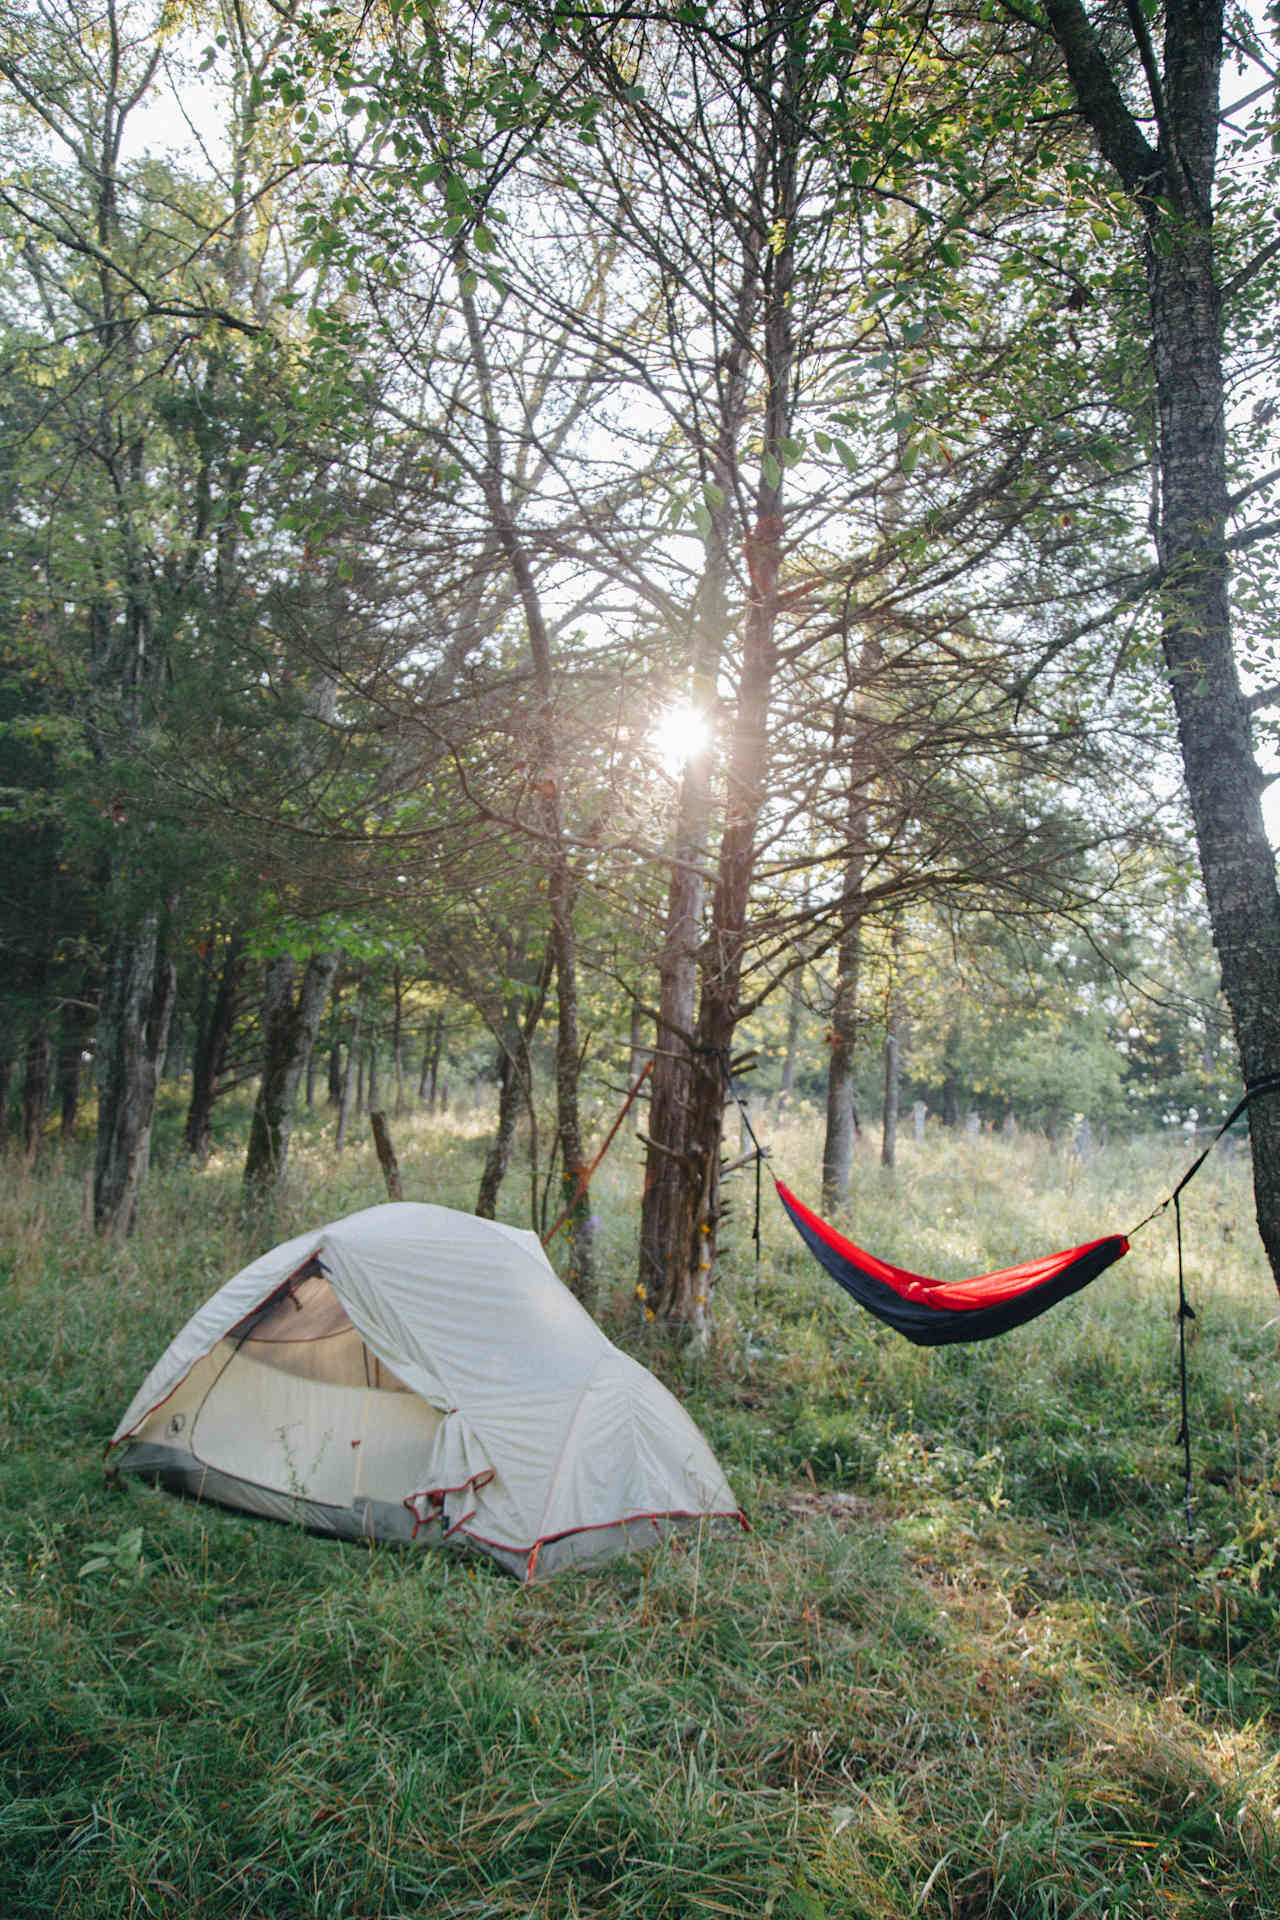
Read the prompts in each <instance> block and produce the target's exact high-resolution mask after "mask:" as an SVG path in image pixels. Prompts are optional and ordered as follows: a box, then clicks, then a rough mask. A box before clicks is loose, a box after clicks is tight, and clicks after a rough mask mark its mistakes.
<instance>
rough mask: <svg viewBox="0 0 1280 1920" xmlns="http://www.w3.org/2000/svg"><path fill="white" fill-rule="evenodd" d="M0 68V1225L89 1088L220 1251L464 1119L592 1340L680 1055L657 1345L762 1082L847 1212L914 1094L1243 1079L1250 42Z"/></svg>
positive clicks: (121, 1182) (1057, 1091)
mask: <svg viewBox="0 0 1280 1920" xmlns="http://www.w3.org/2000/svg"><path fill="white" fill-rule="evenodd" d="M4 24H5V34H4V36H3V38H4V42H5V46H4V50H3V51H0V113H3V116H4V119H3V124H4V136H5V146H6V154H7V158H6V162H5V166H4V171H3V176H2V177H0V360H2V363H3V374H4V377H3V381H2V382H0V487H2V488H3V492H4V499H5V513H4V520H3V526H4V532H3V546H2V548H0V835H2V836H3V855H2V862H3V873H4V886H3V889H2V890H0V914H2V915H3V955H4V965H3V975H2V977H0V1009H2V1012H3V1018H2V1020H0V1076H2V1084H3V1090H4V1107H5V1117H6V1124H12V1125H13V1126H15V1127H16V1128H17V1129H18V1131H19V1133H20V1147H21V1151H22V1152H23V1154H24V1155H25V1157H26V1159H27V1160H28V1162H34V1160H35V1159H36V1157H37V1155H38V1154H39V1153H40V1152H41V1151H42V1150H43V1149H44V1143H45V1141H46V1139H47V1137H48V1136H49V1135H50V1134H51V1133H52V1132H54V1131H56V1130H60V1131H61V1133H62V1134H63V1135H64V1136H66V1135H69V1134H70V1133H72V1132H73V1131H74V1129H75V1127H76V1125H77V1115H78V1113H79V1110H80V1104H81V1090H82V1081H83V1080H84V1079H85V1077H86V1075H87V1074H88V1073H90V1072H91V1074H92V1079H93V1083H94V1093H95V1100H94V1101H93V1103H92V1124H93V1126H94V1129H95V1140H96V1147H95V1168H94V1177H93V1212H94V1218H95V1220H96V1222H97V1224H98V1225H99V1227H100V1228H102V1229H103V1230H104V1231H117V1232H127V1231H128V1230H129V1229H130V1228H131V1226H132V1224H133V1222H134V1219H135V1217H136V1212H137V1207H138V1204H139V1199H140V1196H141V1193H142V1191H143V1188H144V1183H145V1177H146V1172H147V1163H148V1157H149V1151H150V1137H151V1128H152V1120H153V1114H154V1110H155V1102H156V1097H157V1089H158V1087H159V1085H160V1082H161V1078H162V1076H163V1075H165V1074H166V1073H167V1074H168V1075H169V1077H170V1079H176V1080H179V1081H180V1082H181V1084H182V1086H183V1089H184V1098H185V1099H186V1102H187V1108H186V1118H185V1127H184V1146H185V1151H186V1152H187V1153H189V1154H191V1155H192V1156H194V1157H196V1158H197V1159H198V1158H199V1156H201V1155H202V1154H203V1153H204V1152H205V1151H206V1150H207V1147H208V1144H209V1141H210V1138H211V1137H212V1133H213V1130H214V1128H215V1123H216V1116H217V1112H218V1109H217V1104H216V1103H217V1101H218V1100H219V1098H220V1097H221V1096H224V1095H225V1094H226V1093H227V1092H228V1091H230V1090H231V1089H233V1088H235V1087H238V1086H242V1085H252V1086H253V1087H254V1089H255V1105H254V1111H253V1117H252V1125H251V1130H250V1134H249V1138H248V1140H247V1142H246V1143H245V1171H244V1191H245V1201H246V1205H247V1206H248V1207H249V1208H250V1209H256V1208H260V1207H262V1206H264V1205H267V1204H269V1203H270V1201H271V1199H272V1197H273V1196H274V1195H275V1194H276V1193H277V1192H278V1191H279V1189H280V1187H281V1186H282V1184H283V1182H284V1181H285V1180H286V1178H287V1174H288V1164H289V1144H290V1135H291V1130H292V1126H293V1121H294V1117H295V1114H296V1112H297V1110H298V1106H299V1103H300V1102H301V1101H304V1100H306V1101H314V1100H315V1099H317V1098H325V1097H327V1098H329V1099H331V1100H332V1102H333V1104H334V1108H335V1122H336V1127H337V1136H338V1144H339V1145H341V1142H342V1139H343V1137H344V1134H345V1131H346V1128H347V1126H348V1123H349V1119H350V1116H351V1114H352V1112H353V1110H354V1109H355V1108H356V1106H357V1105H358V1104H359V1103H360V1100H361V1098H363V1100H364V1102H365V1104H367V1105H369V1106H378V1105H380V1104H383V1102H382V1101H381V1099H380V1096H379V1094H378V1090H377V1089H378V1086H379V1085H380V1084H385V1083H386V1082H387V1080H390V1082H391V1083H392V1087H393V1092H392V1095H391V1101H392V1102H394V1105H395V1107H396V1109H397V1110H400V1111H403V1109H404V1107H405V1106H406V1104H408V1103H410V1102H412V1101H414V1100H422V1101H438V1100H439V1099H441V1098H442V1097H443V1094H444V1089H445V1085H446V1083H447V1082H448V1081H449V1080H450V1078H451V1077H452V1080H453V1082H454V1084H455V1086H456V1085H457V1084H458V1083H459V1082H460V1081H462V1080H463V1079H464V1078H465V1079H466V1081H467V1082H468V1084H470V1083H472V1082H474V1081H475V1080H477V1079H479V1078H482V1079H484V1080H485V1081H486V1082H487V1083H490V1084H492V1085H493V1086H494V1088H495V1096H494V1097H495V1101H496V1113H495V1116H494V1120H493V1129H492V1138H491V1144H490V1149H489V1154H488V1160H487V1164H486V1167H485V1171H484V1176H483V1180H482V1182H481V1186H480V1190H479V1193H478V1194H477V1199H476V1206H477V1210H478V1211H481V1212H488V1213H490V1214H492V1213H493V1212H494V1211H495V1209H496V1207H497V1206H498V1204H499V1195H500V1191H501V1188H502V1182H503V1179H504V1176H505V1174H506V1172H507V1169H508V1166H509V1164H510V1161H511V1157H512V1153H513V1150H514V1146H515V1143H516V1140H517V1133H518V1130H519V1129H520V1127H521V1123H522V1121H523V1137H524V1139H525V1140H526V1141H527V1142H528V1151H529V1155H530V1161H531V1178H530V1181H529V1183H528V1191H529V1193H530V1195H531V1196H532V1197H531V1199H530V1201H529V1202H528V1205H529V1208H530V1210H531V1211H532V1213H533V1215H534V1223H535V1225H538V1226H540V1227H546V1226H547V1225H548V1224H549V1223H550V1221H551V1219H553V1218H554V1217H555V1215H556V1214H558V1213H559V1211H560V1210H561V1207H562V1206H564V1207H567V1208H568V1209H569V1212H570V1216H571V1217H570V1221H569V1231H568V1235H567V1242H568V1253H567V1261H568V1274H569V1278H570V1280H571V1283H572V1284H573V1285H574V1286H575V1288H576V1290H577V1291H578V1292H579V1293H580V1295H581V1296H582V1297H583V1298H584V1299H585V1300H587V1301H588V1302H589V1303H590V1302H591V1301H592V1300H593V1298H594V1296H595V1291H596V1287H597V1284H598V1273H597V1268H598V1253H597V1249H596V1247H595V1221H594V1215H593V1211H592V1207H591V1201H590V1192H589V1185H588V1183H587V1181H586V1180H585V1179H584V1177H583V1175H584V1170H585V1168H586V1167H587V1165H588V1163H589V1160H590V1158H591V1153H592V1149H593V1138H594V1132H593V1129H595V1127H596V1123H597V1121H601V1123H602V1124H603V1121H604V1120H605V1119H607V1118H609V1117H610V1116H611V1114H612V1113H613V1112H615V1111H616V1110H617V1108H618V1107H619V1106H620V1105H621V1102H622V1099H623V1097H624V1095H625V1092H626V1090H627V1088H628V1086H630V1085H631V1084H632V1083H633V1082H634V1080H635V1078H636V1076H637V1075H638V1073H639V1071H640V1069H641V1067H642V1066H643V1065H645V1064H646V1062H650V1063H651V1067H650V1077H649V1084H648V1085H647V1086H646V1089H645V1102H646V1104H645V1109H644V1118H643V1120H642V1123H641V1125H642V1130H643V1133H644V1137H645V1139H646V1154H647V1164H646V1177H645V1189H644V1199H643V1206H642V1214H641V1220H640V1227H639V1249H638V1259H639V1286H640V1288H641V1289H642V1291H643V1294H644V1297H645V1300H646V1302H647V1304H648V1307H649V1309H650V1311H651V1312H653V1313H654V1314H655V1315H657V1316H658V1317H660V1318H661V1319H663V1320H664V1321H666V1322H668V1323H671V1324H675V1325H682V1326H683V1325H690V1324H694V1325H696V1324H699V1323H701V1322H702V1321H704V1320H705V1318H706V1317H707V1315H708V1313H709V1311H710V1309H711V1303H712V1299H713V1288H714V1273H715V1260H716V1251H717V1236H718V1231H719V1226H720V1222H721V1219H722V1216H723V1212H724V1196H723V1190H722V1169H723V1165H724V1162H725V1161H726V1160H731V1159H732V1158H733V1157H734V1152H735V1150H736V1149H735V1148H734V1147H732V1146H730V1145H729V1144H727V1143H726V1144H725V1145H724V1146H723V1147H722V1134H723V1132H724V1117H725V1107H726V1100H727V1098H728V1096H729V1090H730V1084H731V1077H733V1078H734V1079H735V1081H736V1083H737V1084H739V1085H740V1086H741V1087H742V1088H743V1089H744V1090H745V1091H747V1092H749V1093H751V1094H752V1095H753V1096H758V1095H759V1094H760V1093H767V1094H777V1095H779V1096H781V1097H789V1098H792V1099H794V1098H800V1097H803V1098H805V1099H808V1100H810V1101H812V1102H813V1103H815V1104H816V1105H817V1106H818V1107H819V1108H823V1109H825V1114H826V1128H825V1150H824V1156H823V1164H822V1167H821V1169H818V1168H817V1167H815V1168H814V1170H813V1179H814V1184H815V1188H816V1187H817V1186H818V1185H819V1183H820V1186H821V1190H822V1192H823V1194H824V1195H825V1199H826V1202H827V1203H828V1204H829V1205H831V1206H835V1207H839V1206H840V1205H841V1204H842V1203H844V1202H845V1201H847V1199H848V1197H849V1194H850V1186H851V1179H852V1173H851V1168H852V1153H853V1141H854V1137H855V1133H856V1130H857V1128H858V1126H859V1120H860V1117H867V1116H868V1115H871V1116H874V1117H876V1118H878V1119H881V1120H882V1137H883V1151H884V1152H885V1154H886V1155H887V1156H889V1157H891V1156H892V1151H893V1144H892V1143H893V1128H894V1126H895V1125H896V1116H897V1113H898V1111H899V1105H900V1102H903V1103H906V1104H909V1105H915V1106H916V1109H917V1112H919V1111H920V1110H921V1109H924V1110H925V1112H927V1113H929V1114H932V1115H934V1116H936V1117H937V1119H938V1120H939V1121H940V1122H941V1123H942V1124H944V1125H948V1126H951V1125H956V1124H959V1123H961V1122H962V1121H963V1119H964V1117H965V1116H966V1115H974V1116H976V1124H985V1125H988V1126H1003V1125H1006V1124H1008V1125H1015V1124H1016V1125H1019V1126H1022V1127H1028V1128H1038V1129H1043V1130H1045V1131H1047V1132H1049V1133H1050V1134H1051V1135H1054V1136H1057V1135H1061V1134H1062V1133H1063V1132H1064V1131H1065V1130H1068V1129H1069V1130H1071V1131H1072V1132H1073V1133H1077V1134H1078V1132H1079V1130H1080V1129H1081V1128H1082V1127H1085V1128H1087V1129H1090V1130H1092V1131H1093V1132H1095V1133H1096V1132H1098V1131H1100V1130H1106V1129H1116V1128H1120V1127H1131V1128H1137V1127H1153V1128H1154V1127H1166V1126H1182V1125H1185V1124H1188V1123H1191V1124H1194V1123H1195V1122H1207V1121H1209V1120H1210V1119H1213V1118H1215V1117H1217V1116H1219V1115H1220V1114H1221V1113H1222V1111H1224V1109H1225V1107H1226V1106H1227V1105H1229V1104H1230V1102H1231V1100H1232V1099H1233V1098H1234V1097H1235V1095H1236V1094H1237V1093H1238V1092H1239V1089H1240V1085H1241V1082H1242V1081H1243V1082H1244V1084H1246V1085H1250V1084H1252V1083H1254V1082H1255V1081H1257V1080H1259V1079H1261V1078H1264V1077H1265V1076H1267V1075H1270V1074H1274V1073H1276V1072H1280V1024H1278V1023H1280V992H1277V991H1276V988H1277V984H1278V983H1280V900H1278V899H1277V893H1276V883H1275V865H1274V855H1273V853H1272V849H1271V846H1270V843H1269V841H1268V838H1267V833H1266V829H1265V824H1264V819H1263V811H1262V796H1263V792H1264V788H1265V785H1266V782H1267V771H1266V768H1267V766H1268V764H1269V756H1270V755H1271V754H1272V753H1273V744H1274V734H1273V730H1274V724H1275V718H1274V706H1273V702H1274V701H1275V699H1276V698H1277V696H1278V695H1280V686H1278V685H1277V684H1276V683H1277V680H1278V679H1280V676H1278V675H1277V660H1276V655H1275V636H1274V630H1273V627H1272V625H1271V623H1270V621H1269V618H1268V615H1269V611H1270V606H1271V603H1272V600H1273V598H1274V579H1273V567H1274V560H1275V540H1276V532H1277V525H1278V523H1277V522H1276V520H1275V519H1274V517H1273V511H1272V510H1273V505H1274V497H1273V496H1274V490H1275V485H1276V481H1277V478H1278V477H1280V447H1278V446H1277V421H1276V408H1275V403H1274V400H1273V399H1272V398H1271V395H1272V391H1273V388H1274V382H1275V358H1276V352H1277V333H1276V314H1277V297H1276V295H1277V288H1276V271H1277V262H1280V225H1278V222H1280V195H1278V194H1277V192H1276V187H1277V180H1276V159H1275V149H1276V139H1277V136H1276V133H1275V128H1276V118H1275V113H1276V103H1275V75H1276V68H1275V59H1276V51H1275V40H1274V29H1275V24H1276V23H1275V20H1274V17H1273V16H1268V17H1267V18H1265V19H1263V20H1261V21H1260V20H1258V19H1255V18H1254V17H1253V16H1252V15H1250V14H1247V13H1245V12H1244V11H1243V10H1228V11H1227V12H1226V13H1225V14H1224V13H1223V12H1222V11H1221V10H1220V9H1219V10H1217V11H1215V9H1214V8H1213V7H1212V6H1208V5H1205V4H1201V3H1200V0H1196V3H1195V4H1191V3H1190V0H1167V4H1166V6H1165V8H1164V10H1163V14H1162V16H1161V18H1160V20H1159V22H1158V27H1159V33H1158V35H1157V34H1156V33H1155V30H1154V29H1153V27H1152V25H1151V22H1150V19H1149V16H1148V13H1147V12H1146V11H1144V10H1143V9H1141V8H1137V7H1134V8H1127V9H1124V10H1121V11H1116V10H1111V9H1107V8H1102V7H1098V8H1089V7H1086V6H1084V5H1083V4H1081V3H1080V0H1047V4H1045V5H1044V6H1043V7H1040V6H1022V5H1020V4H1014V0H1008V3H1007V4H1006V3H1005V0H991V4H988V5H983V6H981V7H978V8H968V7H965V6H962V5H957V6H950V5H945V6H934V5H928V4H925V5H921V6H916V5H914V4H913V5H908V6H906V7H899V6H895V7H893V8H881V7H878V6H876V5H871V4H866V5H860V4H854V0H824V3H823V4H794V5H792V4H786V5H770V6H756V5H753V4H742V3H741V0H733V3H732V4H725V5H723V6H720V5H707V6H703V5H697V4H691V5H682V6H679V7H673V8H668V9H658V10H656V11H649V12H646V13H644V14H643V15H636V16H632V15H630V14H628V13H623V14H621V15H608V16H605V15H598V14H596V13H594V12H592V11H590V10H587V9H578V8H574V7H572V6H568V7H556V8H554V9H551V8H544V7H540V6H523V5H511V6H496V7H479V6H478V7H475V8H464V7H439V6H435V5H421V6H417V5H410V4H394V3H393V4H388V5H385V6H379V7H372V8H366V9H363V10H359V11H357V10H352V11H351V12H350V13H348V12H346V11H344V10H343V9H341V8H333V9H329V10H326V11H323V12H320V13H313V12H308V11H307V10H305V9H302V8H294V7H292V6H291V5H270V4H265V3H264V4H262V5H261V6H259V5H257V4H251V5H247V6H246V5H237V6H234V7H232V6H226V7H207V8H206V7H202V6H195V7H192V8H190V9H187V10H183V11H175V10H174V9H173V8H171V7H169V6H167V5H165V6H159V5H153V4H149V3H148V0H94V4H92V5H80V4H79V3H78V0H74V3H73V4H69V5H61V6H58V7H56V8H55V7H47V8H46V7H43V6H36V5H12V6H7V7H6V8H5V14H4ZM387 1104H390V1103H387ZM1276 1104H1277V1103H1275V1102H1269V1103H1268V1102H1265V1101H1262V1102H1258V1103H1255V1110H1254V1113H1253V1115H1252V1126H1253V1140H1254V1178H1255V1192H1256V1198H1257V1205H1258V1213H1259V1223H1260V1226H1261V1229H1262V1233H1263V1238H1264V1241H1265V1242H1266V1245H1267V1248H1268V1252H1269V1254H1270V1257H1271V1259H1272V1264H1273V1267H1277V1268H1280V1111H1273V1109H1274V1108H1276ZM516 1204H517V1205H518V1206H521V1207H523V1206H524V1205H525V1201H524V1199H523V1197H522V1198H521V1200H520V1201H519V1202H517V1203H516Z"/></svg>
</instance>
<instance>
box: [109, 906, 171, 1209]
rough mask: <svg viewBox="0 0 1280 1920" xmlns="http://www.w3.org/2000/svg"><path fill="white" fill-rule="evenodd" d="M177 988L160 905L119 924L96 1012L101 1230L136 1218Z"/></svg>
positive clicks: (148, 1158) (145, 1172)
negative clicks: (133, 922) (129, 923)
mask: <svg viewBox="0 0 1280 1920" xmlns="http://www.w3.org/2000/svg"><path fill="white" fill-rule="evenodd" d="M177 989H178V976H177V972H176V970H175V968H174V965H173V963H172V961H171V960H170V959H169V956H168V953H167V951H166V947H165V940H164V936H163V933H162V930H161V923H160V914H159V911H158V910H157V909H152V911H151V912H150V913H148V914H145V915H144V916H143V918H142V919H141V920H140V921H139V922H138V923H137V924H136V925H134V926H131V927H122V928H119V929H117V931H116V933H115V935H114V937H113V939H112V942H111V949H110V953H109V955H108V958H107V972H106V981H105V984H104V987H103V994H102V1005H101V1007H100V1009H99V1015H98V1041H97V1075H98V1140H97V1153H96V1156H95V1163H94V1176H93V1220H94V1225H95V1226H96V1227H97V1228H98V1230H99V1231H100V1232H114V1233H118V1234H127V1233H131V1232H132V1231H133V1228H134V1226H135V1224H136V1222H137V1217H138V1199H139V1195H140V1193H141V1191H142V1185H143V1182H144V1181H145V1179H146V1177H147V1166H148V1163H149V1160H150V1156H151V1122H152V1117H153V1115H154V1112H155V1100H156V1088H157V1086H158V1085H159V1081H160V1073H161V1069H162V1068H163V1066H164V1056H165V1048H166V1047H167V1045H168V1040H169V1021H170V1019H171V1017H172V1014H173V1003H174V999H175V997H176V994H177Z"/></svg>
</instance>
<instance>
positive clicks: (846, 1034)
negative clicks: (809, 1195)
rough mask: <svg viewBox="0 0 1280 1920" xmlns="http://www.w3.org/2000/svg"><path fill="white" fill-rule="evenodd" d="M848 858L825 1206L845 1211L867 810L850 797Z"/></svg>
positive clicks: (830, 1036) (830, 1071) (830, 1038)
mask: <svg viewBox="0 0 1280 1920" xmlns="http://www.w3.org/2000/svg"><path fill="white" fill-rule="evenodd" d="M849 813H850V829H851V838H850V849H851V850H850V852H849V855H848V857H847V859H846V861H845V868H844V884H843V887H842V890H841V907H840V939H839V941H838V943H837V946H836V983H835V991H834V993H833V995H832V998H831V1018H830V1020H829V1022H828V1025H827V1047H828V1049H829V1052H828V1059H827V1126H826V1133H825V1135H824V1136H823V1143H822V1200H823V1205H824V1206H828V1207H833V1206H844V1205H846V1204H847V1202H848V1199H849V1192H850V1187H851V1185H852V1181H853V1143H854V1141H855V1140H856V1139H857V1137H858V1116H857V1111H856V1109H855V1107H854V1102H853V1058H854V1046H855V1044H856V1042H857V1036H858V978H859V974H860V972H861V967H862V874H863V867H864V858H863V851H862V849H863V845H864V836H865V833H866V824H867V823H866V804H865V801H864V800H863V799H862V797H861V795H859V794H856V793H855V794H852V795H851V797H850V805H849Z"/></svg>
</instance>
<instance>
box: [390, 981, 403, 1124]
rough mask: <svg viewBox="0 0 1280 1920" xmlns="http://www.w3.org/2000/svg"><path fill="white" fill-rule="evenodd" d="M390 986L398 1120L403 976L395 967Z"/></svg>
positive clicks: (401, 1057)
mask: <svg viewBox="0 0 1280 1920" xmlns="http://www.w3.org/2000/svg"><path fill="white" fill-rule="evenodd" d="M391 986H392V991H393V993H394V995H395V1003H394V1005H395V1012H394V1016H393V1020H392V1026H391V1067H392V1071H393V1073H394V1074H395V1082H396V1100H395V1109H394V1111H395V1116H396V1118H397V1120H398V1119H399V1118H400V1115H401V1114H402V1113H403V1112H404V976H403V975H402V973H401V971H400V969H399V967H396V968H395V970H394V971H393V973H392V976H391Z"/></svg>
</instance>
